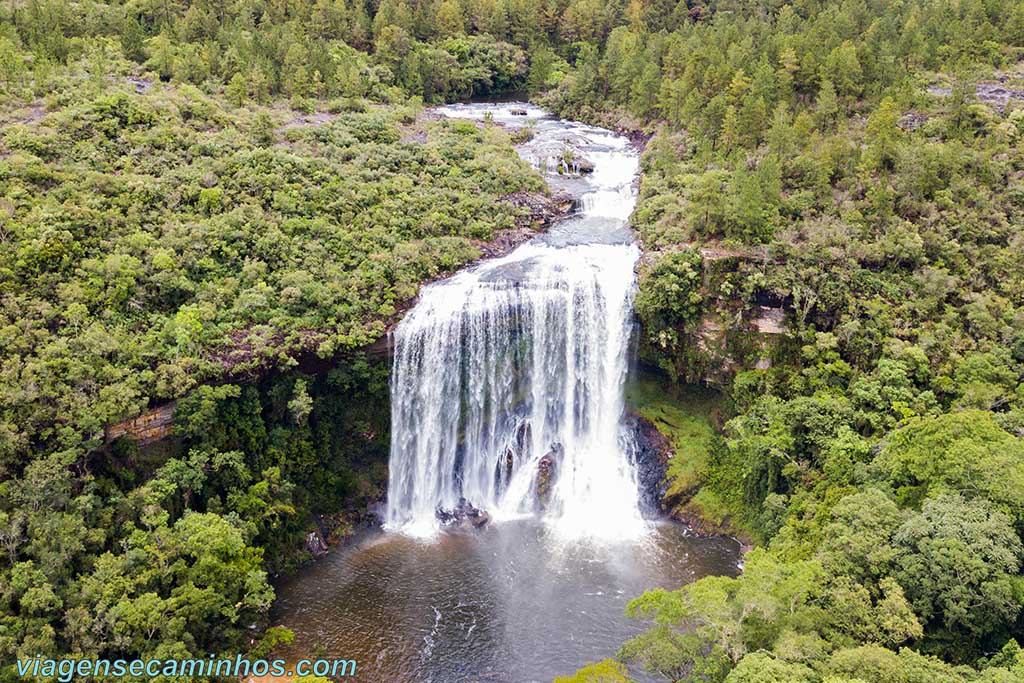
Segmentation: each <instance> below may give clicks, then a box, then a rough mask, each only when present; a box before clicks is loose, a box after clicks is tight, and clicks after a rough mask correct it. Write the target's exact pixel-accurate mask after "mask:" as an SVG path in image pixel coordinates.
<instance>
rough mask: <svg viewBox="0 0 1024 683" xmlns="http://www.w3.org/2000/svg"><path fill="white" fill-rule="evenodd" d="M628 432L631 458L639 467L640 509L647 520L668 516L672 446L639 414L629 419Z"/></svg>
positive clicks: (629, 415)
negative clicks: (648, 518)
mask: <svg viewBox="0 0 1024 683" xmlns="http://www.w3.org/2000/svg"><path fill="white" fill-rule="evenodd" d="M626 428H627V429H628V430H629V431H630V434H631V435H632V443H633V450H632V453H631V455H632V458H633V464H634V466H635V467H636V474H637V483H638V485H639V489H640V508H641V510H642V512H643V513H644V515H646V516H652V517H653V516H657V515H660V514H662V513H664V512H665V504H664V499H665V494H666V493H667V492H668V481H667V480H666V479H665V473H666V472H667V471H668V460H669V457H670V456H671V454H672V444H671V443H670V442H669V440H668V438H667V437H666V436H665V435H663V434H662V433H661V432H659V431H658V428H657V427H655V426H654V423H652V422H651V421H650V420H648V419H646V418H644V417H641V416H640V415H638V414H636V413H630V414H628V415H627V416H626Z"/></svg>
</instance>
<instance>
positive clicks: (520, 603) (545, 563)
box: [272, 520, 739, 683]
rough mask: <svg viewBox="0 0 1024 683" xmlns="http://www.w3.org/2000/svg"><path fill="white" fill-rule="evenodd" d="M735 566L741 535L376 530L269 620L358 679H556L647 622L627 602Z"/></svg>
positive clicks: (657, 529) (301, 649)
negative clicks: (588, 536)
mask: <svg viewBox="0 0 1024 683" xmlns="http://www.w3.org/2000/svg"><path fill="white" fill-rule="evenodd" d="M738 561H739V546H738V545H737V543H736V542H735V541H733V540H731V539H726V538H716V539H700V538H695V537H693V536H692V535H690V534H689V533H688V531H687V530H686V529H685V528H684V527H682V526H679V525H676V524H671V523H660V524H654V525H652V528H651V531H650V532H649V533H648V535H647V536H646V537H645V538H643V539H641V540H637V541H634V542H628V543H620V544H616V545H602V544H594V543H592V542H583V543H578V544H573V545H569V546H564V545H561V544H560V543H559V542H556V541H555V540H554V539H553V538H551V537H549V535H548V532H547V531H546V530H545V528H544V526H543V525H542V524H540V523H538V522H537V521H534V520H523V521H518V522H505V523H502V524H497V525H494V526H492V527H490V528H487V529H485V530H482V531H480V532H476V533H466V534H459V535H454V534H452V535H442V536H441V537H440V538H438V539H435V540H433V541H422V540H416V539H412V538H408V537H404V536H400V535H394V534H386V533H383V532H373V533H371V534H368V535H367V536H366V537H364V538H363V539H361V541H360V542H359V543H357V544H356V545H354V546H352V547H349V548H345V549H343V550H340V551H337V552H335V553H333V554H331V555H329V556H328V557H326V558H324V559H323V560H321V561H319V562H317V563H315V564H313V565H312V566H310V567H309V568H308V569H307V570H305V571H303V572H301V573H299V574H298V575H297V576H294V577H292V578H291V579H290V580H288V581H287V582H286V583H284V584H283V585H281V586H279V589H278V596H279V597H278V600H277V602H276V603H275V607H274V611H273V615H272V616H273V620H274V621H273V623H275V624H283V625H285V626H288V627H289V628H291V629H292V630H294V631H295V642H294V644H293V645H292V646H291V647H290V648H289V649H288V651H287V652H285V653H284V656H285V657H287V658H288V659H290V660H295V659H298V658H316V657H326V658H335V657H338V658H345V659H355V660H356V661H357V663H358V668H357V676H356V677H355V679H353V680H358V681H367V682H373V683H532V682H534V681H543V682H545V683H547V682H549V681H551V679H552V678H553V677H554V676H556V675H567V674H571V673H572V672H574V671H575V670H576V669H578V668H579V667H581V666H583V665H584V664H586V663H588V662H592V661H597V660H600V659H604V658H605V657H611V656H614V654H615V652H616V650H617V649H618V647H619V646H620V645H621V644H622V642H623V641H625V640H626V639H628V638H629V637H631V636H633V635H635V634H636V633H638V632H639V631H641V630H642V629H643V626H644V625H643V624H642V623H638V622H635V621H633V620H631V619H627V618H626V617H625V616H624V611H625V609H626V604H627V602H628V601H629V600H630V599H632V598H634V597H636V596H637V595H639V594H640V593H642V592H643V591H644V590H648V589H651V588H655V587H663V588H668V589H674V588H678V587H680V586H682V585H684V584H687V583H690V582H692V581H694V580H696V579H698V578H700V577H702V576H706V575H709V574H726V575H730V576H733V575H736V574H737V573H738V567H737V563H738ZM637 674H638V675H637V676H636V677H635V678H636V680H638V681H644V680H647V679H646V678H645V677H644V676H643V675H642V674H640V673H639V672H637Z"/></svg>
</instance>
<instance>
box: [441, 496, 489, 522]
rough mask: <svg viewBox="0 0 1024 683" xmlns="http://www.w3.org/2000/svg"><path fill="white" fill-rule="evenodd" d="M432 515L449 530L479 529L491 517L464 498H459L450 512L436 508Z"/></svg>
mask: <svg viewBox="0 0 1024 683" xmlns="http://www.w3.org/2000/svg"><path fill="white" fill-rule="evenodd" d="M434 515H435V516H436V517H437V520H438V521H439V522H441V524H442V526H444V527H445V528H447V529H451V530H459V529H480V528H482V527H484V526H486V525H487V523H488V522H490V521H491V516H490V515H489V514H488V513H487V512H486V511H485V510H481V509H480V508H478V507H475V506H474V505H473V504H472V503H470V502H469V501H468V500H466V499H465V498H459V502H458V504H457V505H456V506H455V507H453V508H452V509H451V510H445V509H444V508H442V507H441V506H438V507H437V510H436V511H435V512H434Z"/></svg>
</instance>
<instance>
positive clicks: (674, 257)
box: [0, 0, 1024, 683]
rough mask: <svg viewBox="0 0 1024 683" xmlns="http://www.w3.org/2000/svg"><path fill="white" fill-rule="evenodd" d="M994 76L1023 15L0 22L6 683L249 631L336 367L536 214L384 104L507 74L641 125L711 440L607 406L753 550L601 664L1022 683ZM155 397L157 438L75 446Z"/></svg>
mask: <svg viewBox="0 0 1024 683" xmlns="http://www.w3.org/2000/svg"><path fill="white" fill-rule="evenodd" d="M1022 51H1024V4H1022V3H1021V2H1019V0H985V1H984V2H983V1H982V0H965V1H963V2H956V3H954V2H951V1H950V0H908V1H907V2H903V3H891V2H882V1H881V0H857V1H853V0H851V1H844V2H823V1H821V0H807V1H801V2H797V3H793V4H785V3H767V4H764V3H762V4H752V3H735V2H730V1H718V0H713V1H711V2H707V3H704V2H699V1H693V2H687V3H675V2H673V3H666V2H660V1H657V0H633V1H631V2H629V3H626V2H617V3H611V2H600V1H599V0H443V1H441V2H415V3H413V2H408V1H407V0H381V2H372V3H364V2H359V1H352V2H343V1H331V0H316V1H315V2H313V1H312V0H295V1H294V2H290V3H265V2H262V1H261V0H246V1H245V2H241V3H236V4H231V5H224V4H217V3H208V2H192V3H167V2H165V3H157V4H154V3H118V2H109V3H107V2H89V3H66V2H64V1H63V0H39V1H34V2H29V3H12V4H10V5H7V6H5V7H4V8H3V9H0V118H2V121H3V123H4V126H3V133H2V144H0V210H2V213H0V218H2V221H0V242H2V244H3V248H2V249H0V300H2V301H3V308H2V313H0V358H2V361H3V362H2V370H0V378H2V379H0V541H2V545H3V549H4V552H3V553H2V554H0V656H2V657H3V664H4V665H5V666H6V665H7V664H8V663H9V660H10V659H11V658H13V657H15V656H19V655H20V656H32V655H36V654H41V655H43V656H53V655H58V654H66V653H74V654H75V655H80V656H83V657H86V656H108V657H116V656H125V657H134V656H187V655H200V656H202V655H204V654H206V653H208V652H211V651H234V650H237V649H238V648H240V647H243V646H244V645H246V644H247V643H248V642H249V640H250V639H252V636H255V635H256V634H249V633H247V628H248V626H249V625H250V624H254V623H256V624H260V623H261V619H262V617H263V616H264V615H265V613H266V608H267V605H268V604H269V602H270V601H271V599H272V596H273V592H272V590H271V588H270V587H269V583H268V580H267V576H268V572H273V571H278V570H280V569H283V568H286V567H287V566H289V564H291V563H292V562H293V561H294V559H295V557H296V554H295V552H296V548H298V547H299V545H300V540H301V537H302V534H303V532H304V531H307V530H309V529H310V528H311V521H312V519H313V518H314V516H315V515H318V514H325V513H332V512H336V511H337V510H338V509H339V508H340V507H342V506H343V505H344V502H345V501H347V500H351V499H353V498H354V497H357V496H366V497H372V496H373V495H374V480H375V479H379V473H377V474H376V475H374V474H372V473H373V471H374V464H373V463H374V462H375V461H376V460H377V459H379V457H380V456H381V454H382V452H383V449H384V448H385V443H386V442H385V441H384V439H386V432H387V429H386V425H383V424H381V423H380V416H381V414H382V411H380V410H377V411H376V412H375V411H374V406H378V407H379V406H380V405H381V403H380V401H381V400H382V392H383V391H384V385H383V383H382V378H381V377H380V376H379V374H378V373H379V371H377V370H374V369H373V368H372V367H370V366H368V365H366V364H365V363H363V362H362V361H360V360H358V359H356V358H347V359H345V360H342V361H338V358H339V357H343V356H345V354H348V353H350V352H351V351H353V350H354V349H356V348H358V347H359V346H361V345H363V344H365V343H367V342H369V341H371V340H373V339H374V338H376V337H377V336H379V335H380V333H381V332H382V331H383V330H384V329H385V327H386V325H387V324H388V322H389V321H390V320H392V319H393V318H394V316H395V315H396V314H397V313H398V311H399V310H400V308H401V306H402V305H403V303H404V302H406V301H407V300H408V299H409V298H410V297H411V296H412V295H413V294H414V293H415V291H416V288H417V287H418V285H419V284H420V283H421V282H423V281H424V280H427V279H430V278H432V277H436V276H438V275H440V274H442V273H445V272H449V271H451V270H452V269H454V268H457V267H458V266H460V265H462V264H464V263H466V262H467V261H468V260H470V259H472V258H474V257H475V256H476V255H477V254H478V253H479V250H478V247H479V244H480V242H481V241H483V240H487V239H488V238H490V237H492V236H493V235H494V232H495V230H500V229H502V228H506V227H510V226H512V225H513V223H514V221H515V219H516V218H517V216H518V211H517V210H516V209H515V208H513V207H512V206H511V205H507V204H504V203H502V202H501V201H500V198H501V197H502V196H503V195H506V194H509V193H512V192H516V191H520V190H527V191H538V190H540V189H541V184H540V180H539V178H538V177H537V176H536V175H535V174H533V173H531V172H530V171H529V170H528V169H527V168H526V167H525V166H524V164H522V163H521V162H520V161H519V160H518V159H517V158H516V156H515V154H514V153H513V151H512V149H511V148H510V146H509V140H508V137H507V136H506V134H505V133H504V132H503V131H501V130H500V129H498V128H496V127H493V126H482V127H477V126H476V125H473V124H471V123H467V122H461V123H444V122H435V121H429V120H424V118H423V117H421V116H419V114H420V112H421V108H422V103H423V102H435V101H442V100H451V99H458V98H461V97H466V96H471V95H486V96H491V95H498V94H501V93H504V92H508V91H511V90H520V89H523V88H525V89H527V90H529V91H530V92H532V93H539V94H540V98H541V99H542V100H543V101H544V102H545V103H546V104H548V105H549V106H551V107H553V108H555V109H556V110H557V111H559V112H561V113H563V114H566V115H571V116H574V117H579V118H585V119H590V120H598V121H602V122H606V123H612V124H623V125H631V126H634V127H642V128H645V129H646V130H647V131H648V132H651V133H653V134H654V136H653V138H652V139H651V141H650V143H649V144H648V146H647V150H646V152H645V154H644V158H643V169H644V177H643V182H642V187H641V197H640V203H639V205H638V207H637V211H636V214H635V216H634V223H635V227H636V228H637V230H638V233H639V235H640V237H641V239H642V241H643V244H644V247H645V250H646V254H645V260H644V264H645V265H644V269H643V272H642V280H641V289H640V292H639V294H638V296H637V310H638V313H639V315H640V318H641V320H642V322H643V323H644V332H643V339H642V345H641V347H642V348H641V352H642V354H643V355H644V357H645V359H646V360H647V361H648V362H650V363H651V364H652V365H656V366H658V367H661V368H663V369H664V370H666V372H667V374H668V375H669V377H670V378H671V379H672V380H676V379H678V378H688V379H691V380H693V379H705V378H706V379H711V380H714V381H715V382H717V383H718V384H719V385H720V386H721V387H722V389H723V390H724V391H725V392H726V393H727V395H728V397H729V399H730V403H731V406H732V411H731V412H732V414H733V417H732V418H731V419H730V420H729V421H728V422H727V423H726V424H725V426H724V429H723V432H724V436H723V437H722V438H721V439H718V438H717V437H715V436H714V435H713V434H712V433H711V431H710V428H709V426H708V425H709V422H708V421H707V420H706V419H705V418H703V417H701V415H702V412H701V410H702V409H694V408H693V404H692V402H690V405H689V407H687V406H684V408H683V409H681V411H682V412H680V409H677V408H673V407H671V406H669V405H668V404H667V401H666V400H665V398H664V397H661V398H659V397H655V396H650V395H649V392H648V395H647V396H646V397H644V396H641V397H640V398H639V399H638V400H637V401H638V403H639V404H640V406H641V407H640V409H641V411H642V412H644V411H646V413H647V414H648V415H649V416H650V417H651V418H652V420H653V421H655V423H657V424H659V425H660V426H661V427H662V428H663V429H664V430H665V431H666V433H667V434H669V435H670V437H671V438H672V439H673V440H674V441H675V442H676V446H677V448H678V449H679V450H680V451H682V452H686V453H689V454H690V455H689V457H688V458H686V459H683V458H678V459H677V460H675V461H674V462H673V465H672V468H673V469H672V475H673V476H674V478H675V479H674V481H675V483H674V487H675V488H674V494H678V495H679V496H680V501H682V498H683V497H685V498H687V501H688V502H687V505H688V506H689V509H691V510H693V511H698V510H699V511H700V512H701V513H702V514H704V515H710V516H713V517H715V518H716V520H717V521H725V520H726V518H728V519H729V520H730V521H731V522H732V523H733V524H736V525H739V526H740V527H742V528H744V529H746V530H748V531H749V533H750V535H751V536H752V537H753V538H755V539H756V540H758V541H759V542H760V544H761V545H762V546H763V547H762V548H759V549H758V550H756V551H754V552H753V553H751V554H750V555H749V556H748V558H747V563H746V571H745V572H744V574H743V575H742V576H741V577H739V578H735V579H733V578H709V579H705V580H702V581H699V582H697V583H696V584H693V585H692V586H689V587H686V588H684V589H682V590H680V591H675V592H666V591H655V592H652V593H649V594H647V595H645V596H643V597H640V598H638V599H637V600H636V601H635V602H634V603H633V604H632V605H631V607H630V613H631V614H632V615H634V616H636V617H638V618H643V619H650V620H652V622H653V626H652V628H651V629H650V630H649V631H647V632H646V633H644V634H642V635H641V636H639V637H638V638H636V639H634V640H633V641H630V642H629V643H627V644H626V645H625V646H624V647H623V649H622V652H621V653H620V654H621V656H622V658H623V659H626V660H630V661H632V662H636V663H638V664H641V665H645V666H647V667H648V668H649V669H650V670H651V671H652V672H654V673H655V675H658V676H660V677H662V678H664V679H665V680H671V681H678V680H689V681H707V682H712V681H728V683H741V682H742V683H746V682H750V683H753V682H758V683H760V682H768V681H808V682H809V683H852V682H854V681H858V682H862V683H889V682H896V681H900V682H903V681H928V682H929V683H930V682H931V681H933V680H936V681H949V682H960V681H965V682H966V681H984V682H986V683H997V682H998V683H1003V682H1004V681H1005V682H1007V683H1009V681H1016V680H1019V679H1020V678H1021V677H1022V676H1024V654H1022V653H1021V651H1020V649H1019V647H1018V646H1017V643H1018V642H1020V640H1021V639H1022V638H1024V621H1022V616H1021V612H1022V610H1021V607H1022V605H1024V580H1022V578H1021V577H1022V574H1021V562H1022V548H1021V534H1022V532H1024V498H1022V494H1021V491H1022V490H1024V472H1022V471H1021V467H1022V462H1024V453H1022V447H1021V443H1022V442H1021V438H1022V434H1024V389H1022V388H1021V387H1022V382H1021V378H1022V375H1024V280H1022V277H1024V267H1022V260H1021V254H1022V253H1024V252H1022V247H1024V242H1022V238H1021V234H1020V226H1021V225H1022V224H1024V154H1022V152H1024V109H1022V108H1021V106H1020V104H1019V102H1018V101H1016V100H1012V99H1011V100H1010V101H1009V103H1008V104H1007V105H1006V106H1003V105H1002V103H991V102H988V103H986V102H984V101H981V100H979V99H978V98H977V97H976V95H975V93H976V87H977V84H978V83H979V82H981V81H984V80H986V79H991V78H992V77H993V76H994V75H995V72H997V71H998V72H999V74H1000V75H1001V76H1002V77H1003V80H1004V81H1005V85H1006V87H1009V88H1011V89H1012V88H1016V89H1018V90H1021V89H1024V87H1022V85H1021V84H1022V82H1024V77H1022V74H1024V70H1022V68H1021V66H1020V63H1021V57H1022V56H1024V52H1022ZM929 85H931V86H938V88H939V90H938V91H937V92H939V93H942V92H945V91H943V90H941V88H947V89H948V94H931V93H929V91H928V86H929ZM763 307H769V308H772V309H775V310H777V311H782V312H784V318H785V319H784V321H783V322H784V325H783V329H779V330H775V333H778V334H775V336H774V337H773V339H772V340H771V341H769V340H767V339H765V338H764V335H763V334H762V331H763V328H764V327H766V325H765V324H762V322H763V321H764V318H763V314H764V311H763ZM758 321H762V322H758ZM318 359H319V362H321V363H323V364H328V360H329V359H331V362H332V363H337V368H336V369H335V370H334V371H333V372H327V373H318V374H316V375H313V374H304V373H300V372H298V371H297V370H295V366H296V365H297V364H301V363H303V362H305V363H310V362H314V364H315V362H316V361H318ZM755 361H764V362H758V363H757V365H758V367H760V368H762V369H752V368H754V367H755ZM169 400H178V401H179V403H178V410H177V413H178V415H177V419H176V423H175V424H176V430H177V431H178V434H177V437H176V439H177V441H176V444H177V445H176V446H175V447H174V448H170V449H169V451H170V452H169V453H166V452H165V453H139V452H137V451H136V449H135V448H134V447H133V446H132V445H131V444H130V443H127V442H124V441H119V442H115V443H113V444H106V443H105V442H104V427H105V426H106V425H107V424H109V423H111V422H113V421H117V420H121V419H125V418H129V417H133V416H135V415H138V414H139V413H140V411H142V410H143V409H144V408H146V407H147V406H150V405H152V404H155V403H157V402H162V401H169ZM687 415H691V417H687ZM366 472H371V474H370V475H367V474H366ZM698 487H699V490H698ZM695 490H696V492H695V493H694V491H695ZM266 637H267V638H268V639H269V640H267V641H264V643H263V644H259V642H258V638H257V639H256V640H257V644H256V647H257V648H258V650H259V651H265V650H266V649H269V647H270V646H271V644H272V643H271V641H272V640H274V639H279V638H281V637H283V636H282V634H280V633H277V632H276V631H273V630H271V631H269V632H268V633H267V636H266ZM623 675H624V674H623V673H622V669H621V667H619V666H617V665H616V664H615V663H614V662H607V661H606V662H602V663H598V664H596V665H592V666H591V667H590V668H589V669H588V670H584V671H583V672H581V673H580V674H579V677H578V680H618V679H621V678H622V677H623ZM12 676H13V674H12V673H11V670H10V668H9V667H8V668H5V669H3V670H2V673H0V677H3V678H5V679H6V678H10V677H12ZM580 677H582V678H580Z"/></svg>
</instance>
